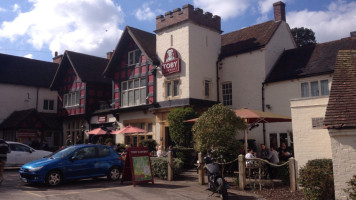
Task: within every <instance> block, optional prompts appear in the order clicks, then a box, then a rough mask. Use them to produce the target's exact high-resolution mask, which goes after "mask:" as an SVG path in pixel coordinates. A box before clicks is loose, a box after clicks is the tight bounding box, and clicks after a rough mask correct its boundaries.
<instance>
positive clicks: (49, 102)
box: [43, 99, 54, 110]
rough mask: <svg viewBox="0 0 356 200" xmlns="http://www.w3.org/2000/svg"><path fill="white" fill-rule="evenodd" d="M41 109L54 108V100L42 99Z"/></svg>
mask: <svg viewBox="0 0 356 200" xmlns="http://www.w3.org/2000/svg"><path fill="white" fill-rule="evenodd" d="M46 101H47V106H46V107H45V105H46V103H45V102H46ZM51 103H52V109H51V106H50V105H51ZM43 110H54V100H50V99H44V100H43Z"/></svg>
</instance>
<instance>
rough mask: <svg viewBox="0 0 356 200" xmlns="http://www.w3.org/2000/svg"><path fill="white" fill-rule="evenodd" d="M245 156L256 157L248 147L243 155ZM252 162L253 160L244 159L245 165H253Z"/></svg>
mask: <svg viewBox="0 0 356 200" xmlns="http://www.w3.org/2000/svg"><path fill="white" fill-rule="evenodd" d="M245 158H256V156H255V153H254V152H253V150H252V149H248V150H247V154H246V155H245ZM254 163H255V162H254V161H252V160H246V166H247V167H250V166H252V165H254Z"/></svg>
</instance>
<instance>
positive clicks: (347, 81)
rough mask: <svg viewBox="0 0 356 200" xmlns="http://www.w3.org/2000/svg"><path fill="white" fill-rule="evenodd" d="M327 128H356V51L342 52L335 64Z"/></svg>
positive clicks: (327, 114) (327, 112) (326, 120)
mask: <svg viewBox="0 0 356 200" xmlns="http://www.w3.org/2000/svg"><path fill="white" fill-rule="evenodd" d="M324 124H325V126H327V127H328V128H330V129H335V128H336V129H339V128H356V50H340V51H339V53H338V55H337V58H336V64H335V72H334V77H333V82H332V85H331V90H330V96H329V103H328V107H327V109H326V114H325V120H324Z"/></svg>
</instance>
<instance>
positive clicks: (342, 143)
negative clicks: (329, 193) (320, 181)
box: [329, 129, 356, 200]
mask: <svg viewBox="0 0 356 200" xmlns="http://www.w3.org/2000/svg"><path fill="white" fill-rule="evenodd" d="M329 134H330V138H331V149H332V158H333V172H334V186H335V199H337V200H339V199H345V200H346V199H348V198H347V197H348V194H347V193H345V192H344V189H346V188H350V187H349V186H348V185H347V183H346V182H349V181H350V180H351V178H352V177H353V176H354V175H356V159H355V155H356V129H341V130H335V129H330V130H329Z"/></svg>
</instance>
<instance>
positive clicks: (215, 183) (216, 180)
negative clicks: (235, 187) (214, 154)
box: [204, 156, 228, 200]
mask: <svg viewBox="0 0 356 200" xmlns="http://www.w3.org/2000/svg"><path fill="white" fill-rule="evenodd" d="M214 161H215V159H212V158H211V157H210V156H206V157H204V162H205V170H206V173H207V176H208V185H209V188H208V189H209V190H210V191H212V192H213V194H215V193H218V194H220V198H221V199H223V200H227V199H228V194H227V183H226V181H225V180H224V179H223V178H222V176H221V172H220V167H219V165H218V164H217V163H215V162H214ZM213 194H212V195H213Z"/></svg>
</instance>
